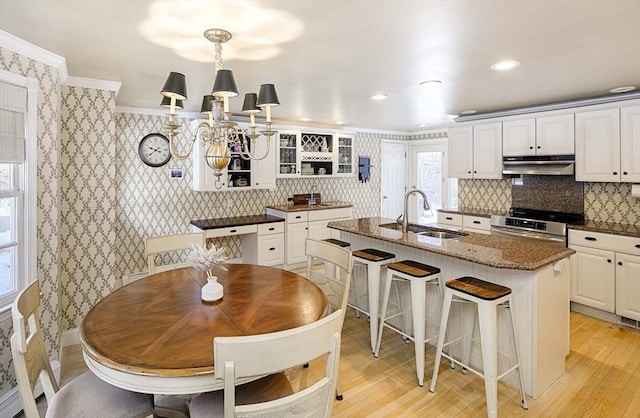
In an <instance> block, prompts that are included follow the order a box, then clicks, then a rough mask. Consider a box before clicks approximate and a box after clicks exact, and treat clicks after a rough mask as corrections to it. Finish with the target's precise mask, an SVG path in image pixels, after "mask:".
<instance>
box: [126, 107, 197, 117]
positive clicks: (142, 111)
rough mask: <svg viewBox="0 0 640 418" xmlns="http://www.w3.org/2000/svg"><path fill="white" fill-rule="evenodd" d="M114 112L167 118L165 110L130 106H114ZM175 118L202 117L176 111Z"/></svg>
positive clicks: (195, 113)
mask: <svg viewBox="0 0 640 418" xmlns="http://www.w3.org/2000/svg"><path fill="white" fill-rule="evenodd" d="M116 112H119V113H132V114H134V115H149V116H167V113H169V112H168V111H167V109H149V108H145V107H132V106H116ZM176 116H177V117H179V118H189V119H198V118H201V117H202V115H201V114H200V113H197V112H180V111H178V110H176Z"/></svg>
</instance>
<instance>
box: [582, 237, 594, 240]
mask: <svg viewBox="0 0 640 418" xmlns="http://www.w3.org/2000/svg"><path fill="white" fill-rule="evenodd" d="M584 239H586V240H587V241H597V239H596V238H595V237H584Z"/></svg>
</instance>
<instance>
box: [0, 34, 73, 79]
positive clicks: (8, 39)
mask: <svg viewBox="0 0 640 418" xmlns="http://www.w3.org/2000/svg"><path fill="white" fill-rule="evenodd" d="M0 46H1V47H3V48H7V49H9V50H11V51H13V52H15V53H18V54H20V55H24V56H27V57H29V58H32V59H34V60H36V61H40V62H42V63H43V64H46V65H50V66H51V67H54V68H56V69H57V70H58V76H59V77H60V82H61V83H62V84H65V83H66V81H67V78H68V76H69V74H68V73H67V60H66V59H65V58H64V57H61V56H60V55H56V54H54V53H53V52H51V51H47V50H46V49H44V48H41V47H39V46H37V45H34V44H32V43H30V42H27V41H25V40H24V39H21V38H18V37H17V36H14V35H12V34H10V33H9V32H5V31H3V30H1V29H0Z"/></svg>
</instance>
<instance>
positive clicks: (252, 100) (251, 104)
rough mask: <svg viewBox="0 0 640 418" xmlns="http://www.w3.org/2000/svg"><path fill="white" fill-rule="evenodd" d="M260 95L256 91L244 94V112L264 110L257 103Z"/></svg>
mask: <svg viewBox="0 0 640 418" xmlns="http://www.w3.org/2000/svg"><path fill="white" fill-rule="evenodd" d="M257 101H258V95H257V94H255V93H247V94H245V95H244V103H243V104H242V113H259V112H262V110H261V109H260V108H259V107H258V106H257V105H256V102H257Z"/></svg>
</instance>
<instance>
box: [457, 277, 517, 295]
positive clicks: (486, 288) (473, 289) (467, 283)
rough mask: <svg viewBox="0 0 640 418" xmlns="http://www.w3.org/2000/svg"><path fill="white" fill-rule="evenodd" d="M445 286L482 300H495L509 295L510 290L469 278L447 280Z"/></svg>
mask: <svg viewBox="0 0 640 418" xmlns="http://www.w3.org/2000/svg"><path fill="white" fill-rule="evenodd" d="M445 286H447V287H448V288H451V289H455V290H458V291H460V292H462V293H466V294H467V295H471V296H476V297H478V298H480V299H484V300H496V299H498V298H501V297H503V296H507V295H508V294H510V293H511V289H509V288H508V287H506V286H501V285H499V284H495V283H490V282H485V281H484V280H480V279H476V278H475V277H469V276H465V277H460V278H459V279H454V280H449V281H448V282H447V283H446V284H445Z"/></svg>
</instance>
